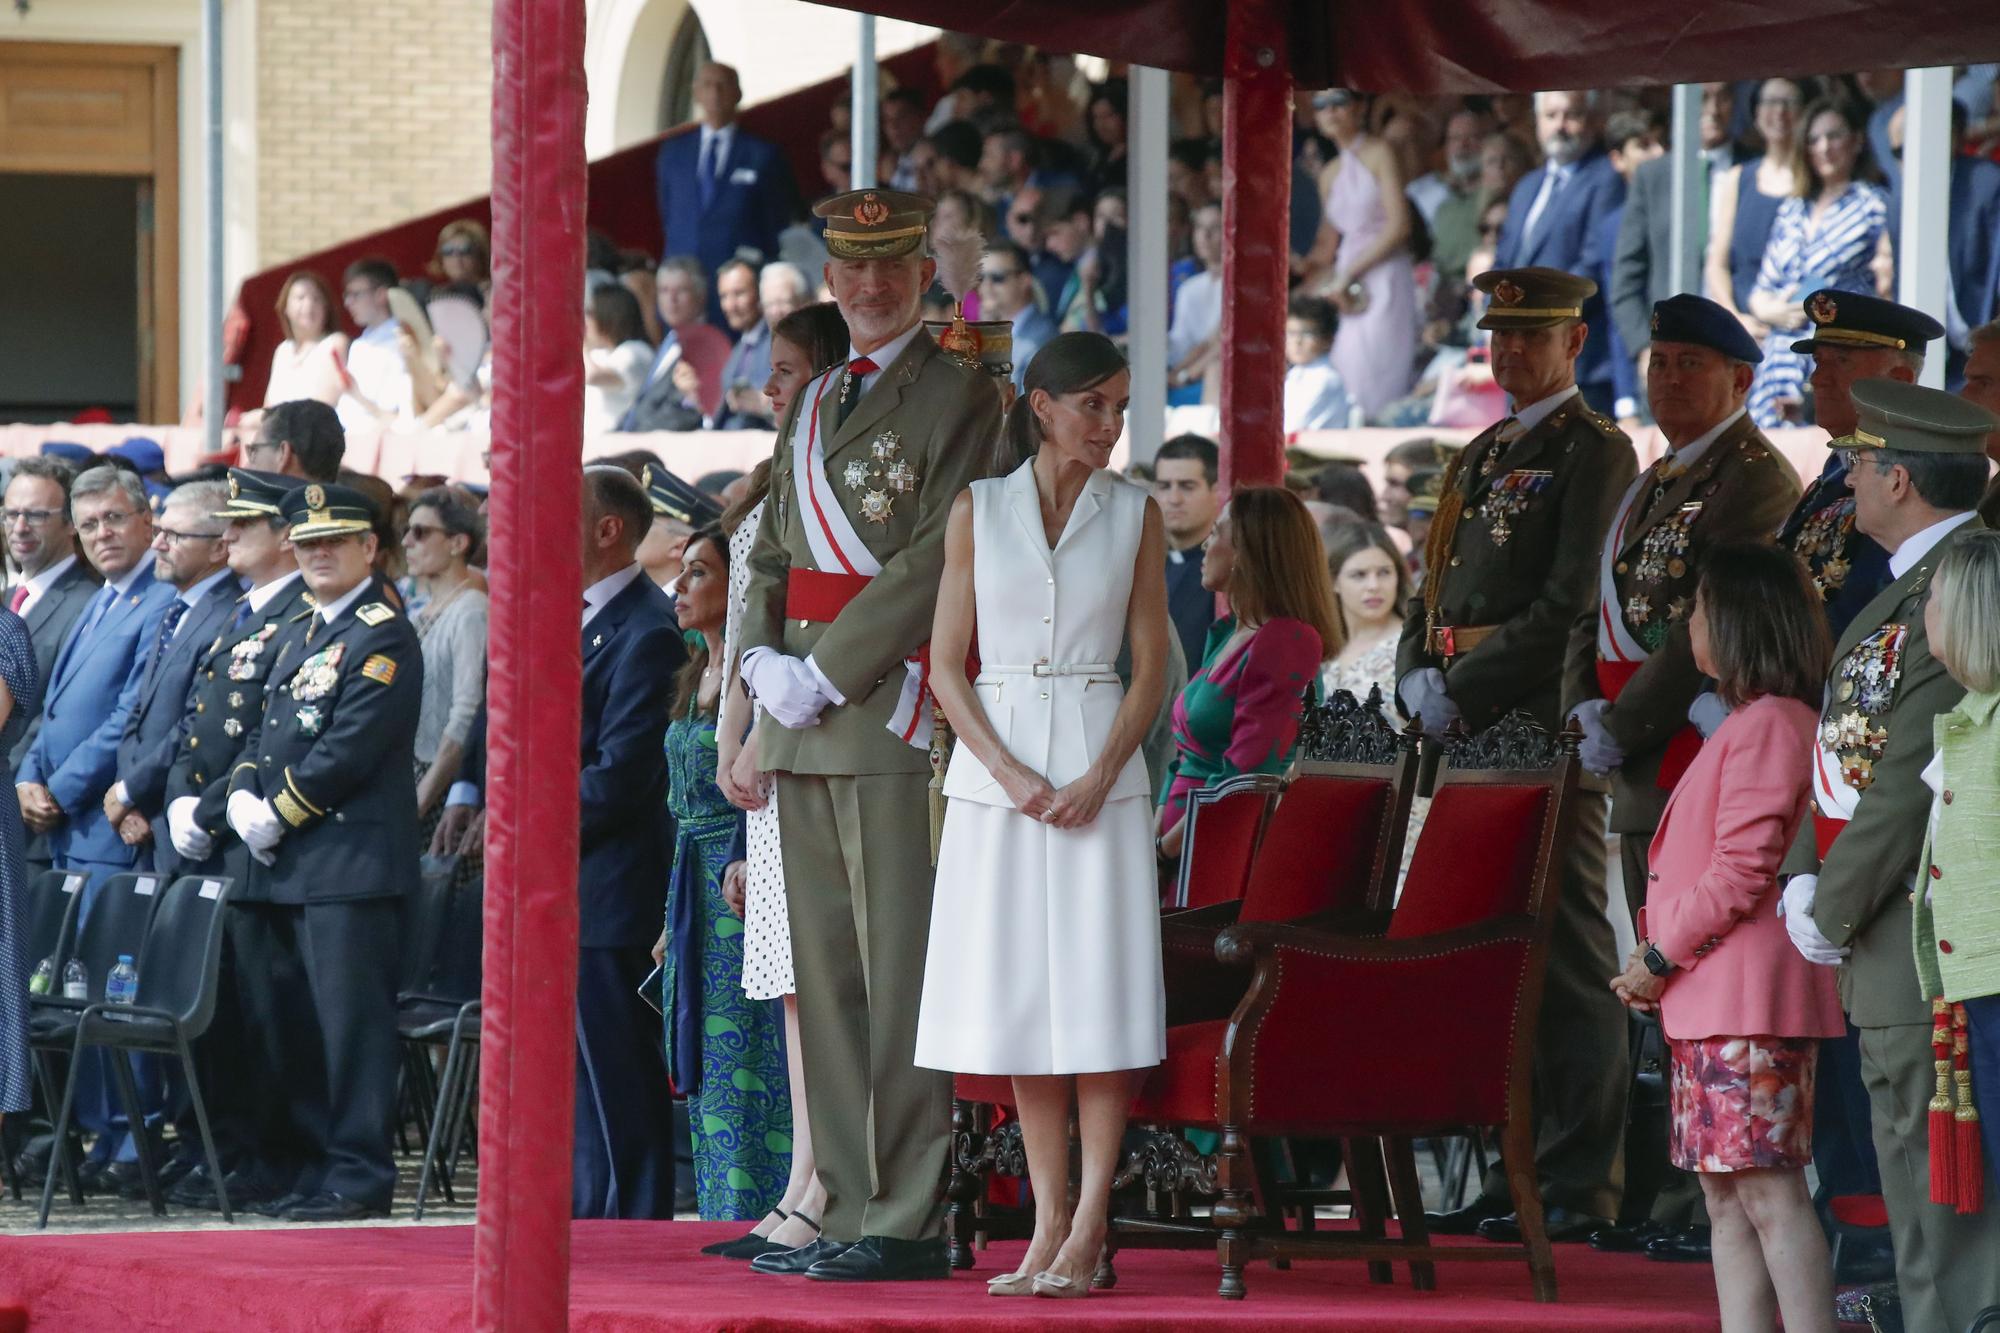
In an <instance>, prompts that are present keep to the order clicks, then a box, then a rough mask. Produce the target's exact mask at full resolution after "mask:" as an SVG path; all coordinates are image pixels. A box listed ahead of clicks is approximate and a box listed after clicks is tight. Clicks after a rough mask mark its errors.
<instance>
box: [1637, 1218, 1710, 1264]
mask: <svg viewBox="0 0 2000 1333" xmlns="http://www.w3.org/2000/svg"><path fill="white" fill-rule="evenodd" d="M1646 1257H1647V1258H1648V1259H1657V1260H1659V1261H1660V1262H1661V1263H1668V1264H1705V1263H1709V1262H1710V1261H1711V1260H1712V1259H1713V1257H1714V1256H1713V1255H1712V1254H1711V1253H1710V1251H1709V1245H1708V1228H1707V1227H1678V1228H1676V1229H1674V1230H1673V1231H1669V1232H1668V1233H1667V1234H1666V1235H1664V1236H1661V1237H1660V1238H1659V1239H1657V1240H1655V1241H1654V1242H1653V1243H1652V1244H1650V1245H1648V1246H1647V1247H1646Z"/></svg>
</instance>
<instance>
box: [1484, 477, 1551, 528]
mask: <svg viewBox="0 0 2000 1333" xmlns="http://www.w3.org/2000/svg"><path fill="white" fill-rule="evenodd" d="M1555 475H1556V474H1555V473H1553V472H1547V471H1539V470H1536V469H1533V468H1516V469H1515V470H1514V471H1512V472H1509V473H1508V474H1507V475H1506V476H1504V477H1501V478H1499V479H1498V480H1496V481H1495V482H1493V484H1492V486H1491V488H1490V489H1489V490H1488V491H1487V495H1486V499H1485V502H1484V503H1482V504H1481V505H1480V506H1479V512H1480V514H1481V516H1482V517H1484V518H1485V519H1486V521H1487V523H1488V524H1489V525H1490V527H1489V529H1488V535H1489V536H1490V537H1492V539H1493V544H1494V545H1495V546H1505V545H1506V544H1507V539H1508V538H1509V537H1511V536H1513V535H1514V525H1513V520H1514V519H1515V518H1517V517H1519V516H1520V515H1521V514H1524V513H1526V512H1527V510H1528V502H1529V501H1530V500H1531V499H1533V498H1534V497H1535V496H1537V495H1540V494H1541V493H1542V492H1543V491H1545V490H1547V489H1548V488H1549V484H1550V483H1551V482H1553V481H1554V480H1555Z"/></svg>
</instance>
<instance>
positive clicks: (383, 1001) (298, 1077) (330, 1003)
mask: <svg viewBox="0 0 2000 1333" xmlns="http://www.w3.org/2000/svg"><path fill="white" fill-rule="evenodd" d="M282 509H283V513H284V516H285V518H286V519H287V520H288V521H289V522H290V523H291V535H292V538H293V540H294V541H301V540H311V539H313V538H317V537H328V536H340V535H348V534H359V533H363V532H367V531H369V530H370V529H371V527H372V523H373V518H374V515H373V510H372V508H371V506H370V505H369V503H368V500H367V497H366V496H364V495H362V494H361V493H360V492H358V491H354V490H350V489H349V488H347V487H343V486H331V485H324V486H323V485H319V484H311V485H307V486H303V487H300V488H299V489H297V490H294V491H292V492H290V493H289V494H287V495H286V496H285V498H284V501H283V503H282ZM272 642H273V643H274V645H275V654H274V656H273V660H272V664H271V668H270V671H269V674H268V676H267V678H266V691H265V701H264V713H263V718H262V720H261V722H260V724H259V726H258V728H257V730H256V731H255V732H254V733H253V734H251V735H249V736H247V737H246V738H245V741H244V745H243V751H242V756H241V758H240V759H239V760H238V762H237V764H236V767H235V769H234V770H233V772H232V773H231V776H230V780H229V790H230V793H231V795H232V796H233V795H235V794H236V793H238V792H246V793H248V794H250V795H251V796H254V797H257V798H259V799H261V800H263V801H265V802H268V803H269V806H270V809H271V811H272V812H274V813H275V815H276V817H277V819H278V821H279V823H280V824H281V825H282V827H283V835H282V837H280V839H279V840H278V843H277V845H276V846H275V847H274V848H272V849H271V852H270V854H269V858H270V859H269V863H268V864H266V863H265V862H264V860H263V859H261V858H254V857H253V862H252V865H251V868H250V877H249V886H248V887H249V894H248V900H249V910H250V911H251V912H252V913H253V914H254V916H255V918H256V926H255V930H256V932H257V934H258V936H259V939H258V944H259V951H260V953H268V954H269V955H270V956H272V957H289V958H295V959H296V960H297V962H298V965H299V969H300V971H301V972H302V973H303V976H304V981H305V985H304V987H303V989H298V988H294V989H292V990H290V991H289V992H287V993H285V994H282V995H279V996H277V997H275V998H276V1000H277V1008H278V1009H279V1010H280V1011H281V1012H280V1013H279V1015H278V1016H277V1024H278V1031H279V1034H280V1040H281V1042H282V1044H283V1050H284V1054H285V1058H286V1072H285V1077H284V1082H285V1086H286V1089H287V1091H288V1093H289V1095H290V1098H291V1104H292V1117H293V1121H294V1126H295V1128H296V1129H297V1130H298V1131H300V1132H301V1133H302V1135H303V1136H304V1138H305V1140H306V1142H307V1143H308V1144H309V1145H310V1151H311V1155H312V1158H313V1160H310V1161H308V1162H307V1163H306V1164H305V1166H304V1167H303V1169H302V1170H301V1171H300V1173H299V1174H298V1176H297V1178H296V1180H295V1181H294V1183H293V1190H294V1193H295V1194H296V1195H298V1196H300V1197H299V1198H298V1199H296V1200H294V1202H293V1211H290V1212H284V1213H283V1214H282V1215H286V1216H298V1213H297V1207H298V1205H301V1204H307V1205H309V1214H308V1215H310V1216H312V1217H314V1218H315V1219H316V1220H317V1219H319V1218H330V1217H339V1216H359V1215H364V1214H365V1213H367V1212H379V1211H385V1210H386V1209H387V1208H388V1205H389V1202H390V1198H391V1196H392V1195H393V1193H394V1190H395V1183H396V1167H395V1161H394V1157H393V1142H392V1140H393V1137H394V1122H395V1109H396V1069H397V1057H398V1052H397V1038H396V977H397V963H398V934H397V921H398V915H399V908H400V905H401V899H402V897H403V896H404V895H405V894H406V893H408V892H410V891H411V890H413V889H415V887H416V885H417V880H418V875H419V869H418V861H419V856H420V851H419V848H418V845H417V844H418V837H417V795H416V778H415V776H414V774H415V769H416V758H415V753H414V745H415V736H416V728H417V714H418V711H419V707H420V703H421V698H422V694H423V657H422V654H421V652H420V650H419V648H418V644H417V635H416V631H415V630H414V629H413V628H412V627H411V625H410V622H409V621H408V619H406V618H405V617H404V616H403V615H402V614H401V613H400V612H399V611H397V609H396V607H395V605H394V602H393V599H392V597H391V595H390V591H389V587H388V585H387V584H386V583H384V582H383V581H382V580H381V579H380V578H379V577H375V576H372V575H371V576H370V577H369V579H368V580H367V583H366V585H365V586H363V587H360V588H358V589H356V590H355V591H354V592H353V593H351V594H350V595H349V596H347V597H343V598H336V599H332V600H331V601H330V602H329V603H328V604H327V605H323V606H321V607H319V608H317V609H313V610H306V611H300V612H298V613H296V614H295V615H294V616H293V618H292V620H291V622H290V625H289V626H288V628H287V629H286V630H283V631H280V632H279V633H278V634H277V635H276V636H274V639H273V641H272ZM327 1196H335V1197H332V1198H329V1197H327Z"/></svg>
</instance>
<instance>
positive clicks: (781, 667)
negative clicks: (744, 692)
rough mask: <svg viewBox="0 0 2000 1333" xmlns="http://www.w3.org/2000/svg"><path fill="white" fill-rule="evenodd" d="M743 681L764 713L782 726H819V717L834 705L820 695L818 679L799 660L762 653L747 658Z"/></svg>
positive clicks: (775, 653) (767, 652)
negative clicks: (761, 706)
mask: <svg viewBox="0 0 2000 1333" xmlns="http://www.w3.org/2000/svg"><path fill="white" fill-rule="evenodd" d="M743 672H744V679H746V680H748V681H749V682H750V692H751V693H752V694H754V695H755V696H756V698H757V702H758V703H759V704H761V705H763V708H764V711H765V712H767V713H769V714H770V715H771V716H772V717H774V718H776V719H777V720H778V724H779V725H780V726H785V727H790V728H792V729H793V730H797V729H799V728H801V727H814V726H818V725H819V715H820V713H821V712H822V711H824V710H825V708H826V706H827V704H829V703H830V702H832V701H831V700H830V699H828V698H827V697H826V695H825V694H823V693H821V691H820V688H819V677H818V676H816V675H814V674H813V669H812V668H811V667H809V666H807V665H806V664H805V663H804V662H803V661H801V660H799V659H798V658H796V657H786V656H785V655H784V654H783V653H778V652H771V651H768V650H766V651H763V652H758V653H753V654H751V655H749V656H747V657H746V658H745V659H744V662H743Z"/></svg>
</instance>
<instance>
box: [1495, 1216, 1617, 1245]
mask: <svg viewBox="0 0 2000 1333" xmlns="http://www.w3.org/2000/svg"><path fill="white" fill-rule="evenodd" d="M1610 1227H1611V1219H1610V1218H1608V1217H1592V1216H1591V1215H1590V1214H1589V1213H1573V1212H1571V1211H1570V1210H1569V1209H1567V1208H1559V1207H1548V1208H1544V1209H1542V1230H1543V1231H1544V1232H1546V1233H1547V1235H1548V1238H1549V1242H1550V1243H1551V1244H1554V1245H1562V1244H1566V1243H1568V1242H1570V1241H1583V1240H1589V1239H1590V1238H1591V1237H1592V1236H1593V1235H1595V1234H1596V1233H1597V1232H1600V1231H1606V1230H1609V1229H1610ZM1479 1238H1480V1239H1481V1240H1490V1241H1497V1242H1499V1243H1501V1244H1503V1245H1519V1244H1520V1243H1521V1219H1520V1218H1519V1217H1518V1216H1516V1215H1515V1214H1513V1213H1509V1214H1507V1216H1505V1217H1495V1218H1492V1219H1490V1220H1488V1221H1485V1222H1481V1223H1480V1224H1479Z"/></svg>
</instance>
